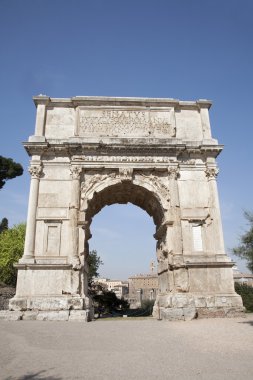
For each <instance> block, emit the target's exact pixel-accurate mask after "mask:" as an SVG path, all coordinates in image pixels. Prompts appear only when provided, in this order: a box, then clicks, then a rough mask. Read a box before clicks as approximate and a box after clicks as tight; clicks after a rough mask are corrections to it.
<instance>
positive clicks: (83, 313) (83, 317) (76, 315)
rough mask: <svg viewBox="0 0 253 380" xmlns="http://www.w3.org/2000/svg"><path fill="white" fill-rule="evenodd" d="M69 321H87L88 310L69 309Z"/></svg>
mask: <svg viewBox="0 0 253 380" xmlns="http://www.w3.org/2000/svg"><path fill="white" fill-rule="evenodd" d="M69 321H71V322H88V321H89V311H88V310H70V315H69Z"/></svg>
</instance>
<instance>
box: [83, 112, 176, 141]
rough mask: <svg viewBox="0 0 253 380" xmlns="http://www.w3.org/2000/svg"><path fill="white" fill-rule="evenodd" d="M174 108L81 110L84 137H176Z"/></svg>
mask: <svg viewBox="0 0 253 380" xmlns="http://www.w3.org/2000/svg"><path fill="white" fill-rule="evenodd" d="M175 134H176V128H175V126H174V125H172V109H171V108H167V109H164V110H152V109H142V110H135V109H125V108H124V109H103V110H101V109H89V108H87V109H85V108H80V109H79V135H80V136H90V135H93V136H94V135H99V136H110V137H112V136H114V137H117V136H121V137H123V136H138V137H151V136H157V137H159V136H164V137H165V136H166V137H174V136H175Z"/></svg>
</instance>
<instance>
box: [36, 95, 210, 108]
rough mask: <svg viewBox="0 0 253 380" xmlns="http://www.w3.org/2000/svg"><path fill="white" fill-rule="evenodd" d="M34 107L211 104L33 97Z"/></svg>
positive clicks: (201, 104)
mask: <svg viewBox="0 0 253 380" xmlns="http://www.w3.org/2000/svg"><path fill="white" fill-rule="evenodd" d="M33 101H34V103H35V105H36V106H37V105H38V104H47V105H49V106H52V107H56V106H58V107H66V106H67V107H78V106H111V107H113V106H142V107H174V108H177V109H178V108H194V109H199V108H208V109H209V108H210V107H211V105H212V102H211V101H210V100H206V99H199V100H196V101H181V100H179V99H173V98H143V97H140V98H139V97H138V98H137V97H109V96H75V97H72V98H50V97H49V96H46V95H38V96H34V97H33Z"/></svg>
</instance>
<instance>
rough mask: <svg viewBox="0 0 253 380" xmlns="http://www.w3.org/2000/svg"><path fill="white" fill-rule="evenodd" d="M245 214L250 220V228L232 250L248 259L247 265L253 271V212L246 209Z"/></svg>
mask: <svg viewBox="0 0 253 380" xmlns="http://www.w3.org/2000/svg"><path fill="white" fill-rule="evenodd" d="M244 216H245V218H246V219H247V220H248V222H249V223H248V224H249V230H248V231H247V232H245V233H244V234H243V235H242V236H241V237H240V243H241V244H240V245H239V246H238V247H236V248H233V250H232V252H233V253H234V254H235V255H237V256H239V257H241V258H243V259H246V260H247V262H248V264H247V267H248V268H249V270H250V271H251V272H252V273H253V213H251V212H247V211H245V212H244Z"/></svg>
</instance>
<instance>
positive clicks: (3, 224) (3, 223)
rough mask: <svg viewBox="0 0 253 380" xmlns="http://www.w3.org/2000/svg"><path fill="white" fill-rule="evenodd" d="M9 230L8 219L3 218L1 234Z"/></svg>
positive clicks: (0, 224)
mask: <svg viewBox="0 0 253 380" xmlns="http://www.w3.org/2000/svg"><path fill="white" fill-rule="evenodd" d="M6 230H8V219H7V218H3V219H2V221H1V223H0V234H1V233H2V232H3V231H6Z"/></svg>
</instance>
